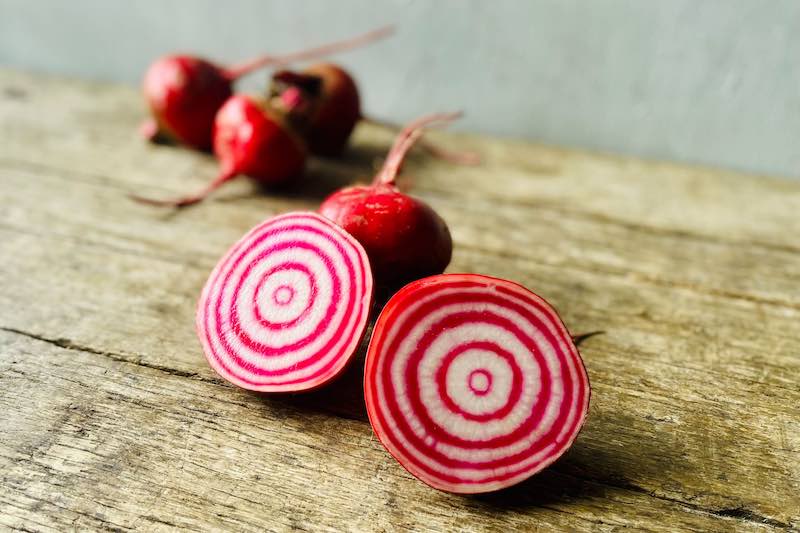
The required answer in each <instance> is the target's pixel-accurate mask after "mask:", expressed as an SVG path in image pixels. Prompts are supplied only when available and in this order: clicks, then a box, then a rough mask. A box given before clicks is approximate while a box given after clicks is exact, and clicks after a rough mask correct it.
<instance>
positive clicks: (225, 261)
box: [197, 212, 373, 392]
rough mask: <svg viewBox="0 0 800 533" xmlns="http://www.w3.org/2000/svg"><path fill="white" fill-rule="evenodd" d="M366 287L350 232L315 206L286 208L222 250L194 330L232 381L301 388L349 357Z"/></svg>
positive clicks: (362, 322)
mask: <svg viewBox="0 0 800 533" xmlns="http://www.w3.org/2000/svg"><path fill="white" fill-rule="evenodd" d="M372 293H373V290H372V275H371V272H370V269H369V262H368V259H367V256H366V253H365V252H364V249H363V248H362V247H361V245H360V244H358V242H357V241H356V240H355V239H353V238H352V237H351V236H350V235H348V234H347V233H346V232H345V231H343V230H342V229H341V228H339V227H338V226H336V225H335V224H333V223H332V222H330V221H329V220H327V219H326V218H324V217H322V216H320V215H318V214H316V213H304V212H295V213H288V214H285V215H280V216H277V217H273V218H270V219H268V220H266V221H265V222H263V223H261V224H259V225H258V226H256V227H255V228H253V229H252V230H251V231H250V232H249V233H247V234H246V235H245V236H244V237H243V238H242V239H241V240H239V242H237V243H236V244H235V245H234V246H233V247H232V248H231V249H230V250H229V251H228V252H227V253H226V254H225V255H224V256H223V257H222V259H221V260H220V261H219V263H218V264H217V266H216V268H214V270H213V272H212V273H211V276H210V277H209V278H208V281H207V282H206V285H205V288H204V289H203V292H202V295H201V296H200V300H199V301H198V304H197V334H198V336H199V338H200V342H201V344H202V346H203V350H204V352H205V355H206V358H207V359H208V362H209V364H210V365H211V367H212V368H214V370H216V371H217V373H219V375H220V376H222V377H223V378H225V379H226V380H228V381H230V382H231V383H233V384H234V385H238V386H239V387H243V388H245V389H250V390H257V391H264V392H297V391H304V390H309V389H313V388H316V387H319V386H321V385H323V384H325V383H327V382H329V381H330V380H332V379H333V378H335V377H336V376H338V375H339V374H340V373H341V372H342V370H343V369H344V368H345V366H346V365H347V363H348V362H349V361H350V360H351V359H352V357H353V354H354V353H355V351H356V348H357V347H358V345H359V343H360V342H361V339H362V337H363V335H364V331H365V330H366V327H367V319H368V316H369V311H370V306H371V304H372Z"/></svg>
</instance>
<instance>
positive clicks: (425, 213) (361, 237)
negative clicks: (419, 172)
mask: <svg viewBox="0 0 800 533" xmlns="http://www.w3.org/2000/svg"><path fill="white" fill-rule="evenodd" d="M319 212H320V214H322V215H323V216H325V217H327V218H329V219H331V220H333V221H334V222H336V223H337V224H339V225H340V226H341V227H342V228H344V229H345V230H346V231H347V232H348V233H350V234H351V235H352V236H353V237H355V238H356V240H357V241H358V242H360V243H361V245H362V246H363V247H364V249H365V250H366V251H367V255H368V256H369V258H370V264H371V265H372V271H373V275H374V276H375V279H377V280H379V281H380V282H381V283H382V284H383V285H390V286H395V285H400V284H404V283H405V282H408V281H411V280H414V279H419V278H422V277H425V276H431V275H434V274H441V273H442V272H443V271H444V269H445V268H447V265H448V264H450V258H451V256H452V253H453V241H452V239H451V237H450V231H449V230H448V229H447V225H446V224H445V222H444V220H442V218H441V217H440V216H439V215H438V214H436V212H435V211H434V210H433V209H431V207H430V206H429V205H428V204H426V203H425V202H423V201H421V200H418V199H416V198H413V197H411V196H409V195H407V194H403V193H402V192H400V191H399V190H398V189H397V187H395V186H394V185H388V184H377V185H360V186H353V187H347V188H346V189H342V190H340V191H337V192H335V193H333V194H332V195H330V196H329V197H328V198H327V199H325V201H324V202H323V203H322V205H321V206H320V209H319Z"/></svg>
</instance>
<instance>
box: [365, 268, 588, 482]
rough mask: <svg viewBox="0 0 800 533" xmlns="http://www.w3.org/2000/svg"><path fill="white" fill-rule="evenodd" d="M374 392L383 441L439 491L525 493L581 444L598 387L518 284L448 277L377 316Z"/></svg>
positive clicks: (410, 292)
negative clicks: (515, 489)
mask: <svg viewBox="0 0 800 533" xmlns="http://www.w3.org/2000/svg"><path fill="white" fill-rule="evenodd" d="M364 394H365V399H366V405H367V413H368V414H369V420H370V423H371V424H372V428H373V430H374V432H375V435H376V436H377V437H378V439H379V440H380V442H381V443H382V444H383V445H384V447H386V449H387V450H388V451H389V453H391V454H392V455H393V456H394V458H395V459H397V461H398V462H399V463H400V464H401V465H402V466H403V467H405V468H406V469H407V470H408V471H409V472H410V473H411V474H413V475H414V476H416V477H417V478H419V479H420V480H422V481H423V482H425V483H427V484H428V485H430V486H432V487H434V488H437V489H440V490H444V491H448V492H454V493H462V494H472V493H482V492H490V491H495V490H499V489H503V488H505V487H509V486H511V485H514V484H516V483H519V482H521V481H523V480H525V479H527V478H529V477H530V476H532V475H534V474H536V473H537V472H539V471H541V470H542V469H544V468H546V467H547V466H548V465H550V464H551V463H553V462H554V461H555V460H557V459H558V458H559V457H561V455H562V454H563V453H564V452H565V451H566V450H567V449H568V448H569V447H570V446H571V445H572V443H573V441H574V440H575V438H576V437H577V435H578V432H579V431H580V429H581V427H582V426H583V423H584V420H585V419H586V415H587V412H588V408H589V396H590V387H589V379H588V376H587V374H586V369H585V368H584V365H583V361H582V360H581V357H580V354H579V353H578V350H577V348H576V347H575V344H574V343H573V341H572V338H571V337H570V334H569V332H568V331H567V329H566V327H565V326H564V324H563V323H562V321H561V319H560V318H559V316H558V314H557V313H556V311H555V310H554V309H553V308H552V307H551V306H550V305H549V304H548V303H547V302H546V301H545V300H544V299H542V298H541V297H539V296H537V295H536V294H534V293H532V292H531V291H529V290H528V289H526V288H525V287H522V286H521V285H518V284H516V283H513V282H510V281H506V280H502V279H496V278H491V277H488V276H481V275H477V274H442V275H438V276H432V277H429V278H425V279H421V280H417V281H415V282H412V283H411V284H409V285H407V286H405V287H404V288H402V289H401V290H400V291H399V292H398V293H397V294H396V295H394V296H393V297H392V298H391V300H389V302H388V303H387V305H386V307H385V308H384V309H383V312H381V314H380V316H379V317H378V321H377V323H376V324H375V329H374V331H373V334H372V338H371V339H370V343H369V348H368V351H367V359H366V367H365V376H364Z"/></svg>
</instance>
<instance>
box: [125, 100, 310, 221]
mask: <svg viewBox="0 0 800 533" xmlns="http://www.w3.org/2000/svg"><path fill="white" fill-rule="evenodd" d="M213 129H214V154H215V155H216V156H217V159H219V163H220V172H219V174H218V175H217V177H216V178H215V179H214V180H213V181H212V182H211V183H209V184H208V185H207V186H206V187H205V188H203V189H202V190H201V191H199V192H197V193H195V194H191V195H188V196H184V197H182V198H176V199H172V200H154V199H150V198H143V197H140V196H136V195H134V196H133V198H134V199H136V200H138V201H140V202H143V203H147V204H151V205H164V206H172V207H185V206H188V205H192V204H195V203H197V202H200V201H202V200H203V199H205V197H206V196H208V195H209V194H210V193H211V192H213V191H214V190H216V189H217V188H218V187H220V186H221V185H222V184H224V183H225V182H227V181H229V180H231V179H233V178H235V177H236V176H238V175H240V174H244V175H247V176H249V177H250V178H252V179H254V180H255V181H258V182H261V183H264V184H266V185H276V184H279V183H283V182H285V181H287V180H290V179H292V178H294V177H296V176H299V175H300V174H302V173H303V168H304V167H305V161H306V150H305V146H304V144H303V141H302V140H301V139H300V138H299V137H297V136H296V135H295V134H294V133H293V132H292V131H291V130H290V129H289V128H288V127H287V126H286V125H285V124H284V123H283V122H282V121H281V120H280V119H279V118H278V117H276V116H275V115H274V114H273V112H272V111H270V110H269V109H267V108H265V107H264V106H262V105H261V104H260V103H259V102H258V101H257V100H255V99H253V98H251V97H249V96H245V95H237V96H232V97H230V98H229V99H228V100H227V101H226V102H225V104H224V105H223V106H222V107H221V108H220V110H219V112H218V113H217V116H216V119H215V120H214V128H213Z"/></svg>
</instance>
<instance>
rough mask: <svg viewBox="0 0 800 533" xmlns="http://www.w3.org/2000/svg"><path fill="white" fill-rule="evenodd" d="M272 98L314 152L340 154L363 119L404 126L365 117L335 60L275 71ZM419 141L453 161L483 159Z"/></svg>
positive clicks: (353, 88) (392, 126)
mask: <svg viewBox="0 0 800 533" xmlns="http://www.w3.org/2000/svg"><path fill="white" fill-rule="evenodd" d="M270 98H271V101H272V105H273V106H274V107H275V108H276V109H278V110H280V111H281V112H282V113H284V114H285V115H286V116H287V117H288V119H289V120H290V121H291V123H292V124H293V126H294V127H295V128H296V129H297V130H298V131H299V132H300V133H301V134H302V135H303V138H304V139H305V140H306V143H307V144H308V149H309V151H310V152H311V153H312V154H314V155H319V156H323V157H335V156H338V155H341V153H342V152H343V151H344V149H345V147H346V146H347V141H348V140H349V139H350V135H351V134H352V133H353V130H354V129H355V127H356V125H357V124H358V123H359V122H361V121H364V122H368V123H370V124H373V125H375V126H379V127H382V128H387V129H391V130H401V129H402V128H399V127H398V126H397V125H396V124H393V123H391V122H388V121H385V120H378V119H376V118H372V117H367V116H365V115H364V114H363V113H362V110H361V99H360V96H359V92H358V86H357V85H356V82H355V80H354V79H353V77H352V76H351V75H350V74H349V73H348V72H347V71H346V70H344V69H343V68H342V67H340V66H338V65H334V64H332V63H318V64H315V65H312V66H310V67H308V68H307V69H305V70H303V71H300V72H296V71H291V70H281V71H278V72H276V73H275V74H273V76H272V85H271V87H270ZM419 144H420V146H421V147H422V148H424V149H425V150H427V151H428V152H430V153H431V154H432V155H434V156H435V157H437V158H440V159H444V160H447V161H451V162H453V163H457V164H462V165H475V164H478V162H479V161H480V158H479V157H478V156H477V155H476V154H474V153H472V152H450V151H448V150H445V149H443V148H440V147H439V146H436V145H435V144H431V143H429V142H427V141H426V140H425V139H421V140H420V141H419Z"/></svg>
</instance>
